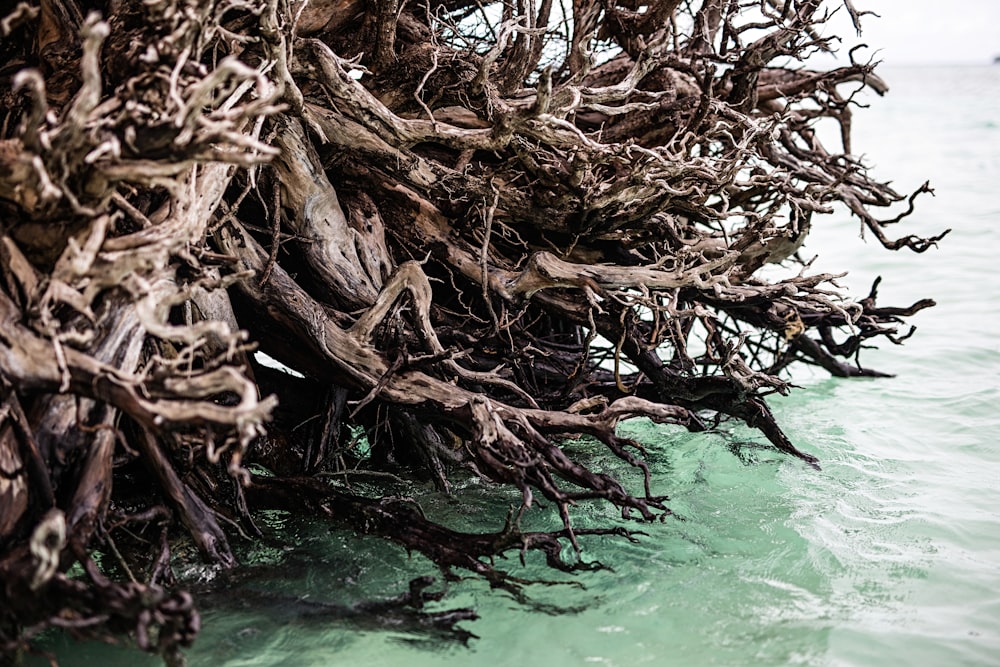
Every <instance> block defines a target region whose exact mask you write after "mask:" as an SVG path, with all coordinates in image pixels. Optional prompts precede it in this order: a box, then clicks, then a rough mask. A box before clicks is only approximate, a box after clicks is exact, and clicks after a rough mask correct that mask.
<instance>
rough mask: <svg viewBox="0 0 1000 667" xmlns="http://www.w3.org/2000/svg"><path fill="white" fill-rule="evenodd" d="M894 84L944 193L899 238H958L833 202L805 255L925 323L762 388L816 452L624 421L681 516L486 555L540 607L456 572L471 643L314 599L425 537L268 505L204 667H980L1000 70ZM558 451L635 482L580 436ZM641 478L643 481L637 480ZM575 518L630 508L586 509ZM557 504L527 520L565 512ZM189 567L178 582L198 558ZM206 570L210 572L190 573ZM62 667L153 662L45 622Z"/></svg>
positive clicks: (995, 583)
mask: <svg viewBox="0 0 1000 667" xmlns="http://www.w3.org/2000/svg"><path fill="white" fill-rule="evenodd" d="M882 74H883V76H885V78H887V80H888V81H889V83H890V85H892V86H893V89H892V90H891V91H890V93H889V95H888V96H887V97H886V98H885V99H876V98H865V101H867V102H870V103H871V104H872V107H871V108H870V109H866V110H861V111H859V112H858V113H857V114H856V116H855V146H856V147H857V148H859V149H861V148H863V150H865V151H866V152H867V153H866V155H867V157H866V159H867V161H868V162H870V163H873V164H875V165H876V170H875V173H876V174H878V175H882V176H884V177H885V178H894V179H895V185H896V186H897V187H898V188H899V189H900V190H911V189H915V188H916V187H917V186H919V185H920V183H922V182H923V181H924V180H927V179H930V180H931V182H932V185H933V186H934V187H935V188H936V191H937V196H936V197H935V198H929V197H926V198H923V199H922V200H920V201H918V204H919V206H918V213H916V214H915V215H914V216H913V217H912V218H910V219H908V221H907V222H904V223H901V224H900V225H897V226H896V227H895V228H894V229H893V230H892V232H893V233H896V234H900V235H902V234H906V233H917V234H925V235H926V234H932V233H935V232H937V231H940V230H941V229H943V228H945V227H952V228H953V229H954V231H953V232H952V234H951V235H950V236H949V237H948V238H946V239H945V240H944V241H943V242H942V243H941V245H940V248H939V249H935V250H930V251H929V252H927V253H926V254H924V255H919V256H918V255H915V254H914V253H910V252H908V251H903V252H900V253H889V252H888V251H884V250H882V249H880V248H879V247H878V246H877V242H875V241H874V240H873V239H870V240H869V241H867V242H865V241H864V240H862V239H859V238H858V223H857V222H856V221H852V220H851V219H850V218H849V217H848V216H847V215H846V214H844V213H842V212H841V213H838V214H836V215H832V216H828V217H826V218H820V219H818V220H816V221H814V228H815V231H814V233H813V235H812V236H811V237H810V240H809V243H808V245H807V247H806V249H805V254H806V255H811V254H818V255H819V259H818V260H817V262H816V264H815V268H816V270H819V271H837V272H839V271H842V270H849V271H850V275H848V276H847V277H846V278H844V279H842V280H841V283H842V284H845V285H847V286H849V287H850V288H851V289H852V291H853V292H854V294H856V295H857V296H864V295H865V294H867V290H868V287H869V286H870V285H871V282H872V280H873V279H874V277H875V276H877V275H883V276H884V277H885V282H884V283H883V286H882V288H881V297H882V298H881V303H882V304H883V305H908V304H909V303H910V302H912V301H915V300H917V299H920V298H924V297H933V298H935V299H936V300H937V301H938V306H937V307H936V308H933V309H931V310H928V311H924V312H922V313H920V314H919V315H917V316H916V317H914V318H912V321H913V323H914V324H916V325H917V326H918V327H919V330H918V331H917V333H916V335H915V336H914V337H913V338H912V339H910V340H909V341H907V342H906V344H905V346H903V347H900V348H897V347H894V346H892V345H885V346H883V347H882V348H881V349H879V350H868V351H867V354H865V355H864V356H863V361H864V362H865V363H866V364H867V365H870V366H872V367H875V368H878V369H880V370H884V371H888V372H892V373H895V374H896V377H894V378H890V379H874V380H869V379H860V380H857V379H855V380H837V379H830V378H825V377H823V376H821V375H819V374H803V375H802V376H801V377H799V376H796V377H795V380H796V382H797V383H798V384H799V385H800V388H799V389H798V390H796V391H793V392H792V394H791V395H790V396H788V397H778V398H775V399H774V400H773V401H772V406H773V408H774V411H775V413H776V414H777V417H778V419H779V422H780V423H781V424H782V425H783V426H784V428H785V429H786V431H787V433H788V435H789V436H790V437H791V439H792V440H793V441H794V442H795V443H796V445H797V446H799V447H800V448H802V449H804V450H806V451H808V452H811V453H813V454H815V455H817V456H818V457H819V458H820V459H821V461H822V470H819V471H817V470H814V469H812V468H810V467H808V466H806V465H803V464H802V463H801V462H800V461H796V460H791V459H789V458H788V457H785V456H783V455H781V454H779V453H777V452H775V451H773V450H772V449H770V448H768V447H767V446H766V445H765V444H764V443H765V440H764V439H763V438H762V437H761V436H760V435H759V434H757V433H755V432H753V431H752V430H750V429H747V428H743V427H735V426H731V427H724V428H723V429H721V430H720V431H718V432H712V433H704V434H689V433H686V432H683V431H681V430H679V429H674V428H664V427H658V426H654V425H651V424H649V423H647V422H643V421H634V422H630V423H628V424H626V425H624V426H623V429H625V430H627V431H628V432H629V434H631V435H632V436H633V437H635V438H637V439H639V440H641V441H642V442H644V443H645V444H646V446H647V447H648V449H649V460H650V463H651V467H652V469H653V485H654V490H655V491H656V492H658V493H663V494H666V495H669V497H670V500H669V502H668V505H669V506H670V507H671V509H672V510H673V511H674V513H675V516H674V517H671V518H668V519H667V520H666V521H664V522H662V523H654V524H642V525H636V524H629V525H632V527H635V528H639V529H642V530H643V531H644V532H645V533H646V535H645V536H642V537H640V538H639V542H638V543H635V544H633V543H629V542H628V541H626V540H623V539H620V538H603V537H602V538H589V539H585V540H584V542H583V546H584V554H583V556H584V558H585V559H590V560H600V561H601V562H603V563H605V564H606V565H608V566H610V567H611V568H613V569H611V570H604V571H597V572H585V573H580V574H577V575H575V576H571V577H567V576H557V575H554V574H553V573H552V572H551V571H550V570H547V569H546V568H545V567H544V564H543V563H542V562H541V559H540V558H539V557H537V556H534V555H529V557H528V558H527V562H526V564H525V565H524V566H522V565H521V564H520V563H519V562H518V559H517V557H516V555H512V556H511V558H510V559H509V560H506V561H498V565H499V566H500V567H504V568H506V569H508V570H509V571H510V572H512V573H513V574H515V575H517V576H520V577H524V578H528V579H531V578H534V579H552V578H561V579H563V580H567V581H572V582H575V584H562V585H555V586H549V585H541V584H535V585H531V586H528V587H527V588H526V591H527V593H528V595H529V598H530V599H529V602H528V603H524V602H519V601H516V600H514V599H512V598H511V596H509V595H508V594H505V593H503V592H499V591H491V590H490V589H489V587H488V585H487V584H485V583H484V582H482V581H480V580H477V579H474V578H470V579H465V580H462V581H458V582H451V583H448V584H442V583H439V584H438V586H437V587H438V588H439V589H440V588H445V589H446V591H447V595H446V596H445V598H444V599H443V600H442V601H441V602H438V603H435V604H434V605H432V606H431V609H432V610H445V609H450V608H457V607H465V606H469V607H474V608H475V609H476V611H477V613H478V614H479V616H480V618H479V620H476V621H468V622H463V623H461V624H460V626H461V627H462V628H464V629H466V630H467V631H469V632H471V633H474V634H475V635H476V638H472V639H470V640H469V641H468V642H467V644H463V643H462V642H460V641H455V640H454V639H451V638H448V637H447V636H444V637H443V636H441V635H440V634H439V633H434V632H431V631H429V630H426V629H424V630H419V629H414V628H413V627H412V626H408V625H405V624H400V626H399V627H398V628H390V629H386V628H385V627H379V628H375V627H372V626H371V625H370V624H368V623H366V622H365V621H364V619H358V618H354V619H346V620H345V619H337V618H333V617H332V616H323V615H316V614H314V613H311V612H310V609H311V608H310V607H309V606H308V603H310V602H325V603H336V604H342V605H350V604H353V603H355V602H358V601H362V600H365V599H371V598H378V597H390V596H393V595H396V594H397V593H399V592H402V591H403V590H405V589H406V586H407V582H408V581H409V580H410V579H412V578H414V577H417V576H421V575H426V574H435V570H434V568H433V566H431V565H430V564H429V563H428V561H426V560H425V559H424V558H422V557H421V556H419V555H416V554H414V555H409V554H407V553H406V552H405V551H403V550H402V549H399V548H397V547H395V546H393V545H391V544H386V543H384V542H382V541H379V540H376V539H370V538H359V537H355V536H353V535H350V534H346V533H343V532H338V531H331V530H330V529H329V528H328V527H327V526H325V525H323V524H322V523H320V522H318V521H306V520H293V519H291V518H289V517H287V516H285V515H281V514H273V515H270V516H269V517H267V523H268V525H269V526H270V529H271V530H274V531H278V532H280V533H282V534H284V535H285V536H286V537H289V538H290V541H289V544H291V545H292V546H290V547H287V548H282V547H281V546H278V545H277V543H276V544H275V546H265V547H258V548H256V550H255V551H253V552H251V553H248V554H245V556H244V558H245V560H248V561H249V562H251V563H253V564H254V567H253V568H251V569H252V572H251V573H250V574H248V575H246V576H245V577H244V578H242V579H240V580H239V581H236V582H232V583H231V584H229V588H228V589H227V590H225V591H221V592H215V593H213V594H211V595H209V596H206V598H205V600H204V611H203V622H204V629H203V632H202V635H201V636H200V638H199V640H198V641H197V643H196V644H195V646H194V647H193V648H192V649H190V650H189V651H188V653H187V655H188V659H189V663H190V664H191V665H194V666H198V665H208V666H211V667H238V666H240V667H243V666H247V667H249V666H251V665H260V666H265V665H266V666H274V665H285V666H288V667H292V666H296V667H297V666H300V665H304V666H311V665H338V664H342V665H353V666H358V667H376V666H396V665H406V666H408V667H420V666H422V665H428V666H429V665H445V666H447V665H456V666H458V665H461V666H463V667H466V666H469V667H476V666H484V667H503V666H508V665H510V666H535V665H541V666H547V667H563V666H571V665H590V664H593V665H621V666H625V665H628V666H632V665H677V666H681V667H700V666H712V665H719V666H733V667H742V666H746V667H758V666H759V667H764V666H780V665H810V666H837V667H840V666H852V667H881V666H885V667H889V666H892V667H895V666H898V665H907V666H937V665H947V666H950V667H962V666H967V667H972V666H977V667H978V666H987V665H998V664H1000V445H998V444H997V435H998V433H1000V429H998V426H1000V405H998V399H1000V372H998V371H1000V343H998V342H997V341H998V339H997V328H998V327H1000V279H998V277H997V268H996V266H997V264H996V260H995V257H996V255H997V254H998V252H1000V244H998V241H997V236H996V235H995V229H996V228H998V227H1000V203H998V202H1000V67H994V68H989V67H982V68H976V67H966V68H938V69H935V68H921V69H894V70H889V69H887V70H885V71H884V72H882ZM567 448H568V449H571V450H573V452H574V453H575V454H576V455H578V456H580V457H581V458H582V459H584V460H586V461H587V462H588V463H589V464H590V465H592V466H594V467H595V468H597V469H601V470H606V471H613V472H616V473H617V474H620V475H621V476H623V477H624V478H625V479H627V480H629V481H630V483H632V484H637V483H639V481H640V480H639V477H638V476H637V475H636V474H635V472H634V471H632V470H630V469H628V468H627V467H626V466H624V465H623V464H621V463H620V462H618V461H616V460H615V459H614V458H613V457H612V456H611V455H610V454H608V453H607V452H605V451H603V450H602V449H601V448H600V447H598V446H596V445H594V444H593V443H588V442H586V441H579V442H573V443H568V444H567ZM636 488H639V487H636ZM404 491H405V492H406V493H409V494H413V495H416V496H419V497H421V499H422V502H423V503H424V504H425V507H426V509H427V512H428V514H429V515H430V516H431V517H432V518H434V519H437V520H440V521H444V522H446V523H447V524H448V525H450V526H452V527H455V528H458V529H462V528H466V529H468V528H471V527H473V526H480V527H482V526H485V527H488V528H489V529H493V530H496V529H499V528H500V527H501V526H502V525H503V520H504V517H505V515H506V513H507V510H508V507H509V506H510V505H511V504H512V503H516V502H517V497H516V496H512V495H511V494H509V493H506V492H500V491H497V490H496V489H491V488H490V487H489V486H487V485H483V484H474V483H469V484H467V485H465V486H464V487H463V488H460V489H458V490H457V492H456V498H454V499H447V498H444V497H442V496H439V495H437V494H434V493H433V492H431V491H430V490H429V489H421V488H408V489H405V490H404ZM577 509H578V511H577V513H576V518H577V522H578V525H598V524H601V523H608V522H612V523H616V522H617V523H618V524H621V525H626V524H624V523H623V522H622V521H621V519H620V518H619V517H618V515H617V513H616V512H615V511H614V510H613V509H611V508H608V507H605V506H602V505H598V504H594V505H588V504H583V505H581V506H580V507H579V508H577ZM551 514H552V513H551V508H539V509H536V510H533V511H532V512H531V513H530V514H529V516H528V517H527V519H526V522H527V523H528V524H529V525H530V526H534V527H545V526H552V525H555V524H554V523H553V522H554V521H555V519H554V517H553V516H552V515H551ZM198 574H199V573H198V572H194V571H193V572H189V573H188V575H189V576H194V577H196V575H198ZM200 574H201V575H202V576H205V577H210V575H211V573H210V572H209V573H206V572H202V573H200ZM49 648H51V649H52V650H54V651H55V652H56V654H57V655H58V657H59V659H60V661H61V664H63V665H66V666H73V665H98V664H100V665H145V664H149V665H154V664H158V662H157V661H156V660H155V659H152V658H148V657H146V656H143V655H140V654H137V653H136V652H134V651H127V650H124V649H116V648H109V647H104V646H99V645H94V644H85V645H81V644H73V643H69V642H67V641H65V640H63V639H55V640H53V643H52V644H50V646H49Z"/></svg>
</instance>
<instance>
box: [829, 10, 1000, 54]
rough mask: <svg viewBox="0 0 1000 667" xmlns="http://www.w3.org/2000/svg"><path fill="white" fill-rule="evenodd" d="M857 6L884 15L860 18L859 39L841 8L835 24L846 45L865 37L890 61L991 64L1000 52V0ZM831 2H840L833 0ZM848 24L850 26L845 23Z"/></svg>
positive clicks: (860, 40) (864, 40)
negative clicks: (860, 29)
mask: <svg viewBox="0 0 1000 667" xmlns="http://www.w3.org/2000/svg"><path fill="white" fill-rule="evenodd" d="M853 2H854V6H855V7H856V8H857V9H858V10H862V9H869V10H871V11H874V12H875V13H877V14H879V16H878V17H876V16H865V17H863V18H862V19H861V27H862V29H863V31H864V32H863V34H862V36H861V37H860V38H858V37H857V36H856V35H855V33H854V29H853V28H852V27H851V26H850V19H849V18H848V17H847V13H846V12H845V11H843V9H841V10H840V11H839V12H838V16H837V19H839V21H836V20H835V22H834V24H833V25H831V29H834V30H836V31H837V33H838V34H840V35H842V36H843V37H844V42H843V45H844V47H846V48H844V49H843V53H845V54H846V52H847V48H849V47H851V46H853V45H855V44H857V43H859V42H864V43H866V44H868V45H869V46H871V47H873V48H879V49H881V51H880V53H879V59H881V60H882V61H883V62H884V63H885V64H886V65H911V64H931V63H940V64H958V63H970V64H988V63H991V62H993V58H994V57H995V56H1000V0H951V1H950V2H945V1H944V0H853ZM828 3H829V6H831V7H833V6H836V5H840V2H839V1H838V0H828ZM844 26H846V28H845V27H844Z"/></svg>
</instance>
